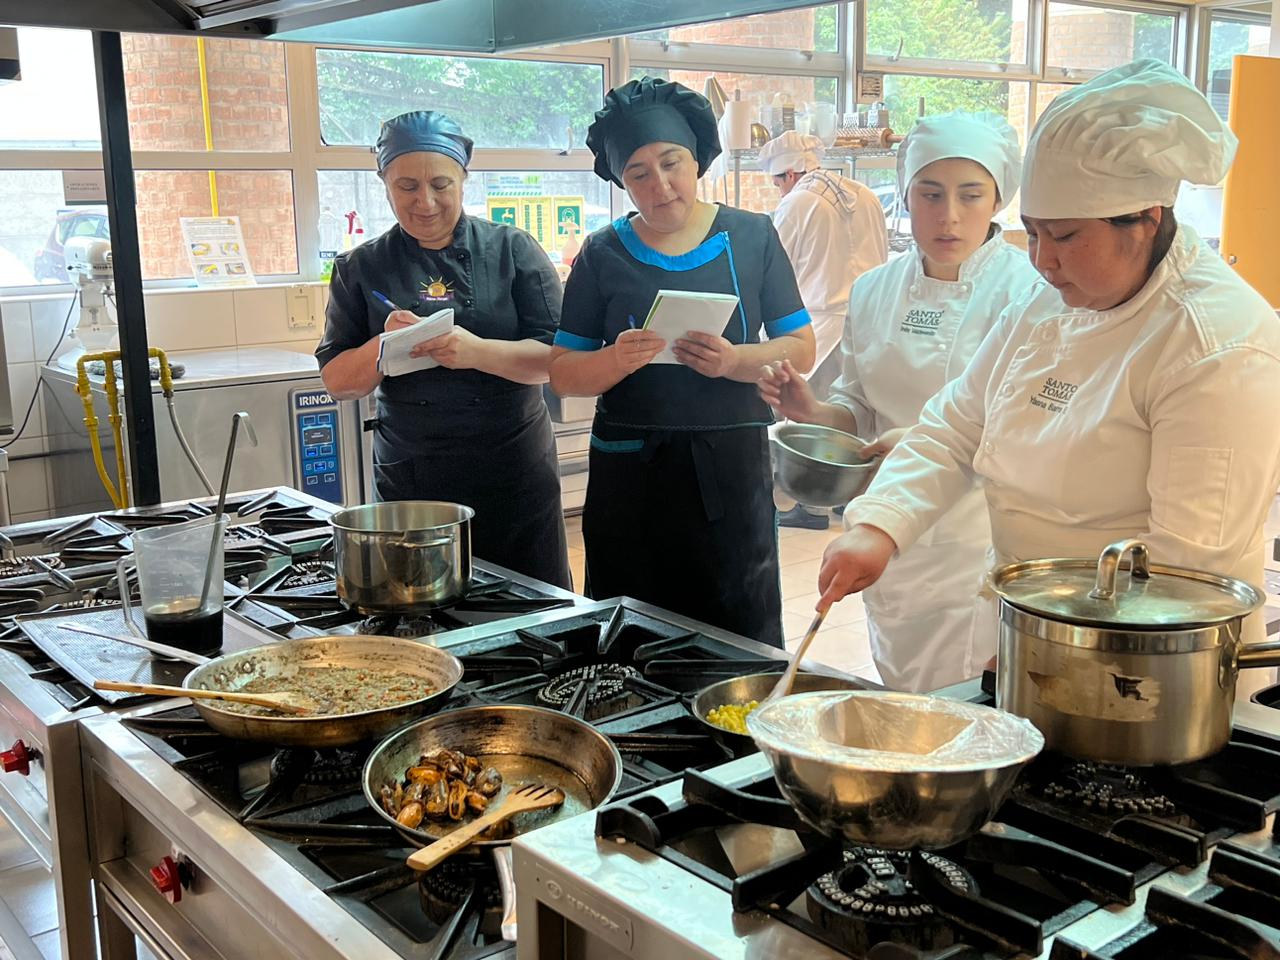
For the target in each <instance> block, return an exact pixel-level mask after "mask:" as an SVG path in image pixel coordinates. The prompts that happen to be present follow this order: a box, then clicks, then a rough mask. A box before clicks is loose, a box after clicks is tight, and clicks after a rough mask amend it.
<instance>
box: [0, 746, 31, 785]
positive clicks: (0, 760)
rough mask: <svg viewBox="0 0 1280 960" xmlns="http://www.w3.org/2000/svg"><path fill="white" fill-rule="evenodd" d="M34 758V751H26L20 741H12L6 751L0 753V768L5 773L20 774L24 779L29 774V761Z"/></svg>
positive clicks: (25, 747)
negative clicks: (11, 744)
mask: <svg viewBox="0 0 1280 960" xmlns="http://www.w3.org/2000/svg"><path fill="white" fill-rule="evenodd" d="M35 758H36V752H35V751H34V750H28V749H27V745H26V744H25V743H23V742H22V741H21V740H15V741H13V746H12V747H10V748H9V749H8V750H3V751H0V768H3V769H4V772H5V773H14V772H17V773H20V774H22V775H23V776H24V777H25V776H27V775H28V774H30V773H31V761H32V760H34V759H35Z"/></svg>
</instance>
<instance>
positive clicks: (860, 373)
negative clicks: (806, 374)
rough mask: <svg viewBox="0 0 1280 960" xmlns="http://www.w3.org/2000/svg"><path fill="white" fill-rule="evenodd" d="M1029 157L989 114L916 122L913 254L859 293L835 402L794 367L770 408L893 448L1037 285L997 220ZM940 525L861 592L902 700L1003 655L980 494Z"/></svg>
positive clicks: (771, 384) (773, 391) (882, 667)
mask: <svg viewBox="0 0 1280 960" xmlns="http://www.w3.org/2000/svg"><path fill="white" fill-rule="evenodd" d="M1020 156H1021V150H1020V148H1019V144H1018V135H1017V133H1015V132H1014V130H1013V128H1012V127H1011V126H1009V124H1008V123H1007V122H1006V121H1005V120H1003V119H1002V118H1000V117H998V116H995V115H994V114H982V115H974V114H964V113H951V114H944V115H941V116H936V117H929V118H926V119H924V120H921V121H920V122H919V123H918V124H917V125H916V126H915V128H914V129H912V131H911V132H910V133H909V134H908V135H907V137H906V139H905V140H904V141H903V142H902V144H901V146H900V147H899V148H898V182H899V189H900V190H901V191H902V194H903V196H904V197H905V198H906V203H907V207H908V209H910V211H911V229H912V234H913V236H914V239H915V245H914V246H913V247H912V248H911V249H910V250H908V251H907V252H906V253H904V254H903V255H902V256H900V257H895V258H894V259H893V260H891V261H890V262H889V263H888V264H886V265H885V266H883V267H879V268H877V269H875V270H872V271H870V272H869V273H867V274H865V275H863V276H862V277H861V278H859V280H858V281H857V283H855V284H854V286H853V293H852V296H851V298H850V301H849V319H848V322H847V323H846V324H845V330H844V343H843V346H842V351H841V354H842V359H843V372H842V375H841V377H840V379H839V380H838V381H837V382H836V384H835V387H834V392H833V394H832V396H831V400H830V402H829V403H820V402H818V400H817V398H816V397H815V396H814V394H813V392H812V391H811V390H809V389H808V388H807V387H806V385H805V384H804V382H803V380H801V379H800V378H799V377H797V376H796V375H795V371H794V370H793V369H791V368H789V367H786V366H782V367H779V368H776V369H773V370H771V371H770V372H769V373H768V374H767V375H766V376H765V378H764V379H763V380H762V381H761V385H760V390H761V394H762V395H763V396H764V398H765V399H766V400H767V401H768V402H769V403H771V404H772V405H773V406H774V407H775V408H777V409H778V410H779V411H780V412H782V413H784V414H785V415H786V416H788V417H790V418H791V419H793V420H799V421H802V422H805V423H822V424H825V425H827V426H831V427H835V428H836V429H838V430H844V431H846V432H848V433H857V434H860V435H862V436H865V437H876V438H877V439H876V441H875V442H874V443H872V444H871V445H870V446H869V447H868V448H867V451H868V452H869V453H884V452H887V451H888V450H890V449H892V447H893V445H894V444H895V443H896V442H897V439H898V438H899V437H901V436H902V435H903V434H904V433H905V432H906V430H907V428H909V427H911V426H912V425H913V424H915V422H916V420H917V418H918V417H919V415H920V410H921V408H922V407H923V406H924V405H925V403H926V401H928V400H929V398H930V397H932V396H933V395H934V394H935V393H937V392H938V391H939V390H940V389H942V387H943V385H944V384H945V383H946V382H947V381H948V380H951V379H952V378H954V377H956V376H958V375H959V374H960V373H961V371H963V370H964V368H965V365H966V364H967V363H968V362H969V359H970V358H971V357H972V356H973V354H974V352H975V351H976V350H977V349H978V345H979V344H980V343H981V342H982V340H983V337H985V336H986V334H987V332H988V331H989V330H990V329H991V327H992V326H993V325H994V323H995V321H996V319H997V318H998V317H999V316H1000V312H1001V311H1002V310H1004V308H1005V307H1006V306H1007V305H1008V304H1009V303H1010V302H1011V301H1012V300H1013V299H1014V298H1015V297H1016V296H1017V295H1018V294H1020V293H1021V292H1022V291H1023V290H1025V289H1026V288H1027V287H1028V286H1030V285H1031V283H1032V282H1033V281H1034V279H1035V276H1036V274H1035V270H1034V269H1032V267H1031V264H1030V261H1028V259H1027V255H1026V254H1025V253H1023V252H1022V251H1021V250H1019V249H1017V248H1016V247H1014V246H1012V245H1010V244H1009V243H1007V242H1006V241H1005V239H1004V237H1003V235H1002V234H1001V231H1000V228H999V226H997V225H996V224H994V223H992V222H991V218H992V217H993V216H994V215H995V214H996V213H997V212H998V211H999V210H1001V209H1002V208H1003V207H1004V206H1006V205H1007V204H1008V203H1009V201H1010V200H1012V199H1013V196H1014V194H1015V193H1016V192H1017V189H1018V174H1019V171H1020V169H1021V162H1020ZM934 520H936V524H935V525H934V526H933V527H932V529H930V530H929V531H928V532H927V533H924V534H923V535H922V536H921V538H920V540H919V542H917V543H916V544H915V545H914V546H913V547H912V548H911V549H904V550H903V551H902V552H901V553H900V554H899V555H898V556H897V557H895V558H894V560H893V563H892V564H891V565H890V567H889V569H888V570H887V571H886V572H885V576H884V577H883V578H882V579H881V581H880V582H879V583H877V584H876V586H875V587H874V588H873V589H870V590H868V591H866V593H865V595H864V600H865V602H866V608H867V625H868V628H869V630H870V634H871V654H872V658H873V659H874V660H875V663H876V667H877V668H878V669H879V671H880V676H881V679H882V680H883V681H884V682H885V684H886V685H887V686H889V687H891V688H893V689H895V690H909V691H913V692H919V691H926V690H935V689H937V688H938V687H941V686H945V685H947V684H950V683H957V682H959V681H961V680H965V679H968V678H970V677H973V676H976V675H977V674H979V673H980V672H981V671H982V666H983V664H984V663H985V662H986V660H987V659H988V658H989V657H990V656H991V654H992V653H993V652H994V650H995V641H996V627H995V623H994V621H992V620H990V619H988V618H986V617H985V616H984V615H985V614H986V613H987V609H986V606H985V605H984V604H980V603H979V600H978V594H979V591H980V589H981V586H982V580H983V576H984V574H985V571H986V558H987V551H988V549H989V548H990V544H991V535H990V530H989V528H988V524H987V516H986V505H985V504H984V503H983V502H982V492H981V491H980V490H979V489H978V488H977V485H976V483H974V482H972V481H970V483H969V488H968V489H967V490H966V491H964V492H963V493H962V494H961V495H960V496H959V497H957V498H956V500H955V502H954V503H953V504H952V505H951V506H950V509H949V510H948V511H946V512H945V514H944V513H940V514H939V515H938V516H936V517H935V518H934Z"/></svg>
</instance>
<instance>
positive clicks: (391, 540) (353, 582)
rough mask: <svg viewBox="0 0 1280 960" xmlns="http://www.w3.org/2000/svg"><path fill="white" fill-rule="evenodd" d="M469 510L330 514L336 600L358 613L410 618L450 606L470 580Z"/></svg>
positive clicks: (394, 504) (400, 507)
mask: <svg viewBox="0 0 1280 960" xmlns="http://www.w3.org/2000/svg"><path fill="white" fill-rule="evenodd" d="M474 516H475V511H474V510H472V509H471V508H470V507H466V506H463V505H462V504H460V503H446V502H444V501H440V500H396V501H388V502H386V503H369V504H365V505H363V506H359V507H351V508H349V509H346V510H340V511H338V512H337V513H335V514H334V515H333V517H332V518H331V519H330V523H331V524H332V525H333V552H334V565H335V567H336V570H337V581H338V597H339V598H340V599H341V600H342V601H343V602H344V603H346V604H347V605H348V606H352V607H355V608H356V609H357V610H359V611H360V612H362V613H414V612H419V611H425V610H431V609H433V608H435V607H439V606H443V605H445V604H448V603H452V602H453V601H455V600H457V599H458V598H459V597H461V596H462V595H463V594H465V593H466V591H467V584H468V583H469V582H470V580H471V518H472V517H474Z"/></svg>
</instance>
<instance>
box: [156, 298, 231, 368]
mask: <svg viewBox="0 0 1280 960" xmlns="http://www.w3.org/2000/svg"><path fill="white" fill-rule="evenodd" d="M232 296H233V295H232V293H231V291H229V290H216V291H208V292H204V293H200V294H195V295H193V294H189V293H185V292H179V293H161V294H155V295H153V296H151V297H149V298H147V303H146V311H147V342H148V343H149V344H151V346H153V347H161V348H163V349H164V350H166V351H168V352H169V353H178V352H180V351H182V350H211V349H215V348H217V347H226V346H234V345H235V343H236V317H235V303H234V300H233V299H232Z"/></svg>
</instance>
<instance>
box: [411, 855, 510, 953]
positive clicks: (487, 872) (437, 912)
mask: <svg viewBox="0 0 1280 960" xmlns="http://www.w3.org/2000/svg"><path fill="white" fill-rule="evenodd" d="M473 889H474V890H476V891H477V893H478V896H479V901H478V907H479V910H480V912H481V916H480V918H479V932H480V933H481V934H483V935H484V936H485V937H486V938H489V939H496V938H497V937H500V936H501V935H502V889H501V887H499V885H498V875H497V872H496V871H495V870H494V868H493V866H492V862H491V861H490V860H489V858H488V857H487V856H486V857H484V858H483V859H481V860H477V859H475V858H465V857H464V858H460V859H456V860H446V861H445V862H444V863H442V864H441V865H440V866H438V867H436V869H434V870H429V871H427V872H426V873H424V874H422V875H421V876H420V877H419V878H418V896H419V898H420V900H421V901H422V909H423V912H425V913H426V915H427V916H428V917H430V918H431V919H432V920H433V921H435V922H436V923H446V922H448V921H449V920H450V918H452V917H453V915H454V914H455V913H456V911H458V910H459V909H460V908H461V907H462V906H463V904H465V903H466V902H467V898H468V896H469V895H470V894H471V891H472V890H473Z"/></svg>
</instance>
